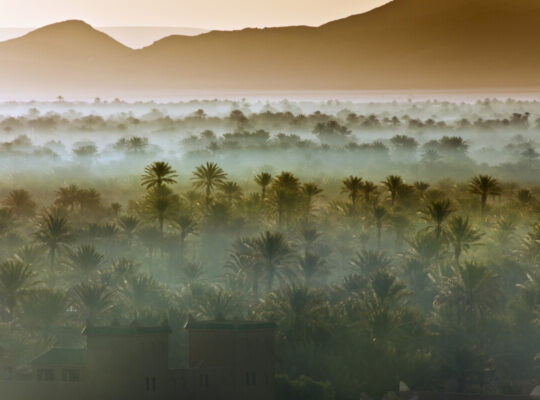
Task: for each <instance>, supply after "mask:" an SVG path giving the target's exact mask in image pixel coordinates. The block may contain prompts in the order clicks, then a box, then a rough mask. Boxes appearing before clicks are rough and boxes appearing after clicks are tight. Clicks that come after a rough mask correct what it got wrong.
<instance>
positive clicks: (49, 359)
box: [31, 348, 86, 365]
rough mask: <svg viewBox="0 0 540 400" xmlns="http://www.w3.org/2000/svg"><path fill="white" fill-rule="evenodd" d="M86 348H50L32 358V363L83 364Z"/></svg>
mask: <svg viewBox="0 0 540 400" xmlns="http://www.w3.org/2000/svg"><path fill="white" fill-rule="evenodd" d="M85 362H86V349H59V348H55V349H51V350H49V351H48V352H46V353H44V354H42V355H40V356H39V357H37V358H35V359H34V360H32V362H31V364H32V365H84V363H85Z"/></svg>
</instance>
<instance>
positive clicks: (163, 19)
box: [0, 0, 389, 29]
mask: <svg viewBox="0 0 540 400" xmlns="http://www.w3.org/2000/svg"><path fill="white" fill-rule="evenodd" d="M388 1H389V0H0V10H1V12H0V27H39V26H42V25H47V24H50V23H53V22H58V21H62V20H66V19H82V20H85V21H86V22H88V23H90V24H91V25H94V26H182V27H197V28H206V29H238V28H244V27H248V26H249V27H264V26H280V25H300V24H302V25H320V24H322V23H324V22H327V21H331V20H334V19H338V18H341V17H345V16H348V15H350V14H356V13H360V12H364V11H367V10H369V9H371V8H374V7H376V6H379V5H382V4H384V3H386V2H388Z"/></svg>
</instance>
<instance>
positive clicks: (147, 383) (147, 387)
mask: <svg viewBox="0 0 540 400" xmlns="http://www.w3.org/2000/svg"><path fill="white" fill-rule="evenodd" d="M146 391H147V392H149V391H150V378H149V377H146Z"/></svg>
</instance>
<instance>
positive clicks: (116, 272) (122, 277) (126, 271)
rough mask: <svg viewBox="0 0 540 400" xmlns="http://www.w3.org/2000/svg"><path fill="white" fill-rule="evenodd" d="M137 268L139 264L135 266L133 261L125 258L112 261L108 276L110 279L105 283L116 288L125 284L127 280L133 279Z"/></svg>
mask: <svg viewBox="0 0 540 400" xmlns="http://www.w3.org/2000/svg"><path fill="white" fill-rule="evenodd" d="M139 266H140V264H137V263H135V262H134V261H133V260H131V259H129V258H126V257H121V258H119V259H118V260H114V261H113V262H112V268H111V269H110V270H109V272H110V275H109V276H110V277H111V279H110V281H109V282H107V283H109V284H114V285H117V286H118V285H119V284H122V283H125V281H126V280H127V279H130V278H133V277H134V276H135V275H136V273H137V269H138V268H139ZM102 276H103V274H102Z"/></svg>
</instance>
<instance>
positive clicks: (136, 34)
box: [97, 26, 208, 49]
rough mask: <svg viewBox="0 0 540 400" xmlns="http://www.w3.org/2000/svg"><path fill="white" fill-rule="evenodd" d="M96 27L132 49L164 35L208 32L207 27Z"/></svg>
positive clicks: (189, 34)
mask: <svg viewBox="0 0 540 400" xmlns="http://www.w3.org/2000/svg"><path fill="white" fill-rule="evenodd" d="M97 29H98V30H100V31H102V32H105V33H106V34H107V35H109V36H111V37H113V38H115V39H116V40H118V41H119V42H121V43H123V44H125V45H126V46H129V47H131V48H134V49H139V48H141V47H145V46H149V45H151V44H152V43H154V42H155V41H157V40H159V39H162V38H164V37H166V36H171V35H185V36H196V35H200V34H201V33H205V32H208V29H200V28H183V27H168V26H155V27H154V26H106V27H100V28H97Z"/></svg>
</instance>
